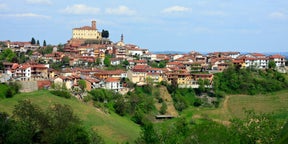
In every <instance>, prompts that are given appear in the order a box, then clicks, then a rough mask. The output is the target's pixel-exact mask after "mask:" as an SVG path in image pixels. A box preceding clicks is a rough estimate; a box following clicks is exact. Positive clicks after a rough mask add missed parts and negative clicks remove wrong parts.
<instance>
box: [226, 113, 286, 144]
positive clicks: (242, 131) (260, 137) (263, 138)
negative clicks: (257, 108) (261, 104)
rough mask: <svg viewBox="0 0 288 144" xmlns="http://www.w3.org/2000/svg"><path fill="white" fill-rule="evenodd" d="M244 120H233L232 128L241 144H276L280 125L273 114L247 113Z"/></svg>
mask: <svg viewBox="0 0 288 144" xmlns="http://www.w3.org/2000/svg"><path fill="white" fill-rule="evenodd" d="M245 113H246V117H245V118H244V119H238V118H236V119H233V120H232V121H231V122H232V123H231V128H232V130H233V133H234V134H235V135H239V137H240V142H241V143H257V142H261V143H274V142H275V140H276V139H277V136H278V132H279V131H280V127H281V126H280V125H279V123H277V122H276V121H275V120H274V119H273V117H272V115H271V114H256V113H255V112H254V111H251V110H249V111H246V112H245Z"/></svg>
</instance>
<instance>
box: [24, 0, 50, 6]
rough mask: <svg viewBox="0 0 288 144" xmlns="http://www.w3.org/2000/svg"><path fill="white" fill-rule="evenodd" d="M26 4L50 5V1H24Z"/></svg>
mask: <svg viewBox="0 0 288 144" xmlns="http://www.w3.org/2000/svg"><path fill="white" fill-rule="evenodd" d="M26 2H27V3H29V4H48V5H50V4H52V2H51V1H50V0H26Z"/></svg>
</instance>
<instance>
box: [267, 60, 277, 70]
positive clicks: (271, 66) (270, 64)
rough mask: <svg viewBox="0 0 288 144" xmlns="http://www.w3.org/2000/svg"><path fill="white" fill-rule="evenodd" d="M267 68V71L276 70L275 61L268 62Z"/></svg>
mask: <svg viewBox="0 0 288 144" xmlns="http://www.w3.org/2000/svg"><path fill="white" fill-rule="evenodd" d="M268 68H269V69H275V68H276V63H275V61H273V60H270V61H269V62H268Z"/></svg>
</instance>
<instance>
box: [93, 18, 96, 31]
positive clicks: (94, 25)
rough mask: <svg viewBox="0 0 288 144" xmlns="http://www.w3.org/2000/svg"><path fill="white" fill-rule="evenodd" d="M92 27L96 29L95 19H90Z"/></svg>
mask: <svg viewBox="0 0 288 144" xmlns="http://www.w3.org/2000/svg"><path fill="white" fill-rule="evenodd" d="M92 29H93V30H96V21H95V20H93V21H92Z"/></svg>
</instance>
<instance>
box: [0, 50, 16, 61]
mask: <svg viewBox="0 0 288 144" xmlns="http://www.w3.org/2000/svg"><path fill="white" fill-rule="evenodd" d="M15 58H17V55H16V54H15V53H14V52H13V51H12V50H11V49H9V48H7V49H5V50H3V51H2V52H1V53H0V60H2V61H8V62H12V61H13V59H15Z"/></svg>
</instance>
